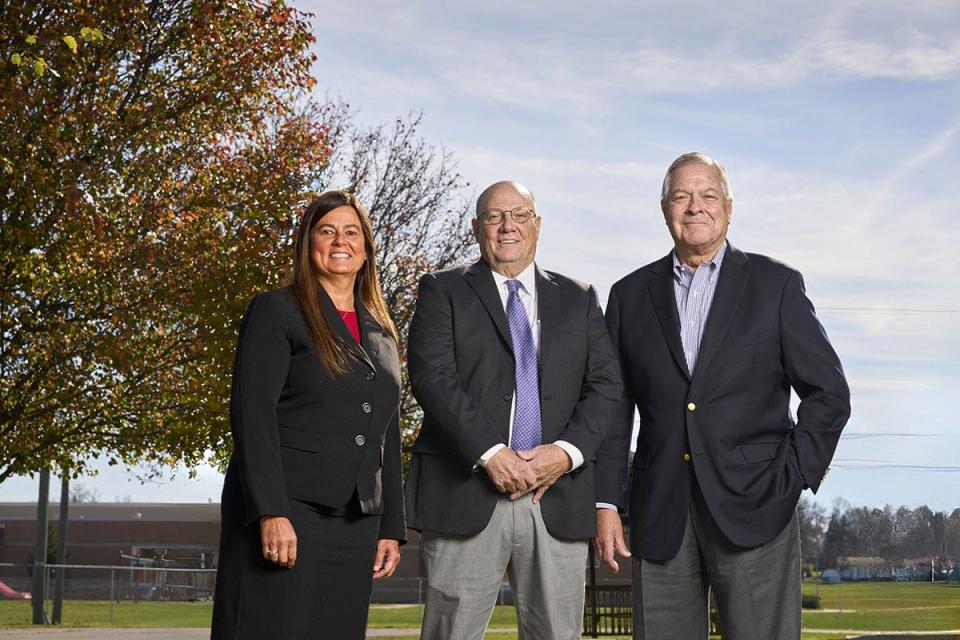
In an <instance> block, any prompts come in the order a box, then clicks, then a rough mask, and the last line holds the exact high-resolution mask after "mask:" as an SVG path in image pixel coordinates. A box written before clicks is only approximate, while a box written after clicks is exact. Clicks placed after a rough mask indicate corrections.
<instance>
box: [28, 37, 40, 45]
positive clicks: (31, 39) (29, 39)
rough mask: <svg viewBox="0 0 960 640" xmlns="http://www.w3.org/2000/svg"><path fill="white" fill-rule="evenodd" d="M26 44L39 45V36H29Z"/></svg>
mask: <svg viewBox="0 0 960 640" xmlns="http://www.w3.org/2000/svg"><path fill="white" fill-rule="evenodd" d="M26 43H27V44H37V36H27V37H26Z"/></svg>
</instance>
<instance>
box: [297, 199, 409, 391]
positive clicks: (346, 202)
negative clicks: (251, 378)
mask: <svg viewBox="0 0 960 640" xmlns="http://www.w3.org/2000/svg"><path fill="white" fill-rule="evenodd" d="M337 207H350V208H351V209H353V210H354V211H355V212H356V213H357V218H359V220H360V228H361V229H362V230H363V246H364V249H365V250H366V254H367V259H366V261H365V262H364V263H363V266H362V267H360V271H359V272H358V273H357V278H356V282H355V283H354V290H353V294H354V296H355V297H359V298H360V301H361V303H362V304H363V306H364V308H366V310H367V311H368V312H369V313H370V314H371V315H372V316H373V317H374V318H375V319H376V320H377V322H378V323H380V326H381V327H383V328H384V329H385V330H386V331H387V332H388V333H389V334H390V336H391V337H392V338H393V340H394V342H397V343H399V340H398V338H397V328H396V326H394V324H393V320H392V319H391V318H390V311H389V309H387V303H386V302H385V301H384V299H383V291H382V290H381V289H380V279H379V278H378V277H377V262H376V251H377V249H376V247H375V246H374V244H373V227H372V225H371V224H370V215H369V214H368V213H367V211H366V209H364V208H363V205H361V204H360V202H359V201H358V200H357V199H356V198H355V197H354V196H353V194H351V193H347V192H346V191H326V192H324V193H321V194H320V195H319V196H317V197H316V198H314V199H313V202H311V203H310V205H309V206H308V207H307V209H306V211H304V213H303V217H302V218H300V226H299V228H298V229H297V238H296V242H295V244H294V249H293V294H294V297H295V298H296V300H297V304H298V305H299V306H300V311H301V312H302V313H303V317H304V319H305V320H306V321H307V326H308V327H309V328H310V334H311V335H312V336H313V342H314V344H315V345H316V347H317V353H318V354H319V355H320V359H321V360H322V361H323V363H324V364H325V365H326V367H327V370H328V371H331V372H337V373H345V372H346V371H347V358H346V356H345V355H344V353H343V350H342V349H341V348H340V340H339V338H337V335H336V333H335V332H334V330H333V327H331V326H330V323H329V322H327V317H326V316H325V315H324V313H323V304H322V303H321V298H320V296H321V295H323V294H322V293H321V291H320V289H321V287H322V285H321V284H320V280H319V278H318V277H317V273H316V271H315V270H314V268H313V263H312V262H311V261H310V232H311V230H312V229H313V227H314V226H316V224H317V223H318V222H319V221H320V219H321V218H323V216H325V215H326V214H327V213H329V212H330V211H333V210H334V209H336V208H337Z"/></svg>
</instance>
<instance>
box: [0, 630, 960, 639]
mask: <svg viewBox="0 0 960 640" xmlns="http://www.w3.org/2000/svg"><path fill="white" fill-rule="evenodd" d="M418 631H419V629H368V630H367V637H368V638H396V637H399V636H412V635H416V634H417V632H418ZM516 631H517V630H516V629H489V630H488V631H487V633H510V632H513V633H516ZM804 631H805V632H807V633H814V632H816V633H832V634H837V635H846V636H847V637H848V638H854V637H867V636H872V637H875V638H877V640H880V639H881V638H901V637H905V636H917V637H922V636H936V637H938V638H951V637H952V638H958V639H960V629H955V630H952V631H860V630H857V629H804ZM209 637H210V630H209V629H183V628H178V629H112V628H90V629H60V628H51V627H45V628H44V627H38V628H34V627H30V628H24V629H3V630H0V640H207V639H208V638H209Z"/></svg>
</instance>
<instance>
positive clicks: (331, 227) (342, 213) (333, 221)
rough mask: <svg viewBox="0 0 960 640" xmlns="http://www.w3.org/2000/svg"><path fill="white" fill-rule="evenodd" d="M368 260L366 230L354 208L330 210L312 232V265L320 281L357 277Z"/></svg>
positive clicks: (343, 207) (346, 207) (342, 207)
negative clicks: (364, 234)
mask: <svg viewBox="0 0 960 640" xmlns="http://www.w3.org/2000/svg"><path fill="white" fill-rule="evenodd" d="M366 259H367V252H366V249H365V248H364V245H363V229H362V228H361V226H360V217H359V216H358V215H357V212H356V211H354V210H353V207H349V206H346V205H344V206H341V207H337V208H336V209H331V210H330V211H328V212H327V213H326V214H324V216H323V217H322V218H320V220H318V221H317V223H316V224H315V225H313V229H311V230H310V263H311V264H312V265H313V269H314V272H315V273H316V274H317V275H318V276H320V278H321V279H323V278H331V277H336V276H355V275H356V274H357V272H358V271H360V268H361V267H363V263H364V261H365V260H366Z"/></svg>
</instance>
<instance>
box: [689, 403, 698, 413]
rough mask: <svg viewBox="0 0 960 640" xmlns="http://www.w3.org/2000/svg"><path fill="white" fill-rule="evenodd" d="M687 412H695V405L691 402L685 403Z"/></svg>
mask: <svg viewBox="0 0 960 640" xmlns="http://www.w3.org/2000/svg"><path fill="white" fill-rule="evenodd" d="M687 410H689V411H696V410H697V405H696V404H694V403H693V402H690V403H687Z"/></svg>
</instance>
